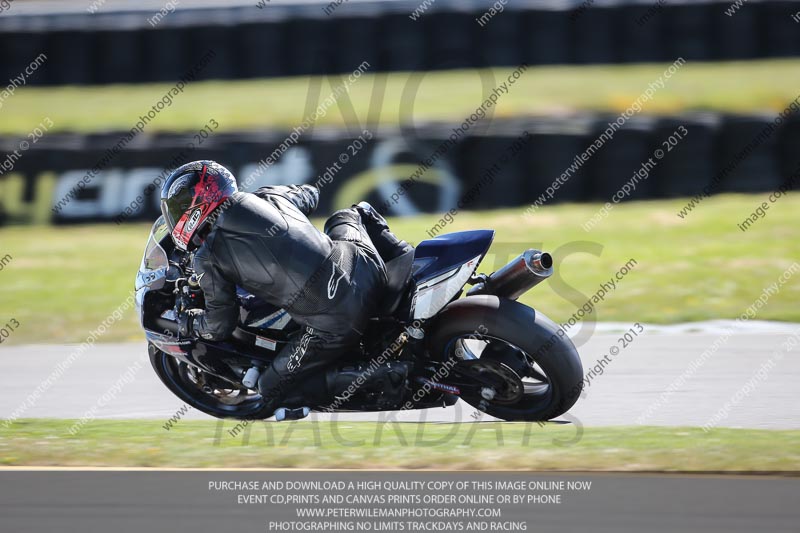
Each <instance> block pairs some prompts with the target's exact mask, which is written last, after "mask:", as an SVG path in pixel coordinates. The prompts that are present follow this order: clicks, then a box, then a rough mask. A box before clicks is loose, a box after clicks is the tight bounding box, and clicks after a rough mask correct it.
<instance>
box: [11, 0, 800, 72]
mask: <svg viewBox="0 0 800 533" xmlns="http://www.w3.org/2000/svg"><path fill="white" fill-rule="evenodd" d="M328 3H329V2H327V1H325V0H320V1H319V2H308V3H306V2H302V3H298V4H274V5H269V6H268V7H266V8H264V9H258V8H257V7H256V5H255V4H256V2H255V1H253V2H252V5H245V6H242V5H241V4H240V5H239V6H238V7H230V8H208V9H193V8H182V9H179V10H178V11H175V12H174V13H170V14H169V15H168V16H167V17H165V18H164V19H163V20H162V21H161V22H160V23H159V24H157V25H156V26H155V27H153V26H151V25H150V24H149V23H148V18H149V17H151V16H152V15H153V13H152V12H150V11H147V10H146V9H144V8H137V7H136V6H135V5H131V7H130V8H129V9H130V11H125V12H119V11H117V12H109V11H108V10H106V9H104V10H100V11H99V12H98V13H96V14H92V15H90V14H88V13H87V12H86V11H85V10H76V11H75V12H74V13H68V14H62V13H59V14H48V13H34V14H28V13H20V12H22V11H24V9H23V8H22V7H15V9H12V10H9V11H8V13H3V16H2V17H0V79H9V78H11V77H13V76H15V75H16V74H17V73H19V72H20V70H22V69H23V68H24V67H25V66H26V65H27V64H28V63H29V62H30V60H31V58H32V57H36V56H37V55H38V54H39V53H45V54H46V55H47V56H48V57H49V58H51V60H50V62H51V63H52V64H53V65H54V66H53V67H50V68H47V69H44V70H43V71H42V72H41V73H40V75H39V76H36V77H35V78H34V79H32V80H30V83H31V84H46V85H61V84H77V85H84V84H107V83H136V82H152V81H170V80H174V79H176V78H177V77H178V76H179V75H180V73H182V72H183V71H185V70H186V69H187V68H189V67H190V66H191V65H192V63H193V61H194V56H195V54H196V53H197V50H198V49H203V50H205V49H207V48H209V46H211V47H213V48H214V50H215V51H216V52H217V54H218V60H217V61H215V62H214V64H213V65H211V66H210V68H209V70H208V71H206V72H203V74H202V77H203V79H239V78H261V77H276V76H296V75H308V74H335V73H344V72H349V71H350V70H351V68H352V65H354V64H359V63H361V62H362V61H364V60H367V61H369V63H370V65H372V66H373V68H372V70H373V71H377V72H390V71H404V70H431V69H442V68H446V69H454V68H476V67H484V66H508V65H518V64H520V63H522V62H526V63H528V64H530V65H538V64H589V63H630V62H647V61H666V60H669V59H673V58H675V57H678V56H682V57H684V58H685V59H686V60H688V61H692V60H731V59H749V58H763V57H785V56H797V55H800V30H799V28H800V26H798V23H797V22H795V21H794V19H792V15H793V14H795V13H797V12H798V11H800V7H799V6H798V3H797V2H791V1H777V0H749V1H748V2H747V3H745V4H744V5H743V6H741V8H740V9H738V11H736V13H735V14H734V15H733V16H728V15H726V13H725V10H726V9H728V8H730V5H731V1H730V0H727V1H713V0H707V1H702V0H697V1H687V2H678V1H672V0H670V1H669V2H666V3H663V5H662V3H659V2H656V1H655V0H617V1H614V0H607V1H603V2H601V1H597V2H593V3H591V5H588V7H585V8H581V7H580V6H581V5H583V4H586V3H585V2H583V1H580V0H560V1H559V0H553V1H539V0H514V1H510V2H507V3H506V5H505V6H504V8H503V12H502V13H498V14H496V15H495V16H493V17H491V19H489V20H486V21H484V23H483V24H481V23H479V22H478V20H479V19H480V18H481V17H482V16H483V15H484V14H485V13H486V12H487V11H488V10H489V9H490V8H491V6H492V5H493V4H495V3H496V2H492V1H484V0H481V1H477V0H474V1H463V0H437V2H435V3H433V4H432V5H431V6H430V8H429V9H428V10H426V11H425V12H424V13H422V14H421V15H419V16H418V17H417V19H416V20H413V19H412V18H411V16H410V15H411V14H412V13H413V12H414V10H415V9H417V8H418V7H419V6H420V1H419V0H396V1H392V2H378V1H375V2H371V1H366V2H346V3H343V4H342V5H340V6H339V7H338V8H336V9H335V10H333V11H332V12H331V13H330V14H329V15H328V14H326V11H325V9H326V7H327V6H328Z"/></svg>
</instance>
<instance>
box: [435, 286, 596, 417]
mask: <svg viewBox="0 0 800 533" xmlns="http://www.w3.org/2000/svg"><path fill="white" fill-rule="evenodd" d="M428 349H429V351H430V354H431V356H432V357H439V358H441V360H442V361H448V360H451V361H457V362H456V364H455V366H453V368H452V371H451V376H448V377H447V378H445V379H442V381H443V382H446V383H452V382H453V381H456V382H458V383H459V384H461V385H463V386H462V387H461V388H462V394H461V398H462V399H463V400H465V401H466V402H467V403H469V404H470V405H473V406H474V407H476V408H478V409H479V410H481V411H483V412H485V413H487V414H489V415H491V416H494V417H496V418H501V419H503V420H509V421H511V420H525V421H538V420H550V419H552V418H555V417H557V416H559V415H562V414H564V413H565V412H567V411H568V410H569V409H570V408H571V407H572V406H573V405H574V404H575V402H576V401H577V400H578V397H579V396H580V393H581V390H582V389H583V367H582V365H581V360H580V357H579V356H578V352H577V350H576V349H575V346H574V345H573V344H572V341H571V340H570V339H569V337H567V336H566V334H564V333H562V334H561V335H559V327H558V326H557V325H556V324H555V323H554V322H553V321H552V320H550V319H549V318H547V317H546V316H544V315H543V314H541V313H539V312H537V311H535V310H534V309H531V308H530V307H528V306H526V305H523V304H521V303H519V302H516V301H513V300H508V299H505V298H499V297H497V296H489V295H482V296H469V297H467V298H462V299H460V300H456V301H455V302H453V303H451V304H450V305H448V306H447V307H446V308H445V309H444V310H443V311H442V313H441V314H440V315H439V316H438V317H437V318H436V323H435V324H434V326H433V328H432V333H431V335H430V336H429V344H428Z"/></svg>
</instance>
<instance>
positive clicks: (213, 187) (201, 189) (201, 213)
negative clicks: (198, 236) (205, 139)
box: [172, 165, 230, 250]
mask: <svg viewBox="0 0 800 533" xmlns="http://www.w3.org/2000/svg"><path fill="white" fill-rule="evenodd" d="M229 196H230V193H229V192H228V191H224V190H223V189H221V188H220V186H219V179H218V176H217V175H216V174H215V173H214V172H213V170H212V172H211V173H209V171H208V166H207V165H203V170H202V174H201V175H200V179H199V181H198V182H197V184H196V185H195V187H194V194H193V197H192V202H191V205H190V206H189V208H188V209H187V210H186V212H185V213H184V214H183V216H182V217H181V218H180V219H179V220H178V222H177V223H176V224H175V229H174V230H173V231H172V236H173V237H174V238H175V244H176V245H177V246H178V247H180V248H183V249H184V250H186V249H187V248H188V247H189V243H190V242H191V240H192V238H193V237H194V235H195V233H197V230H198V229H199V228H200V227H201V226H203V224H204V223H205V222H206V219H207V218H208V217H209V215H210V214H211V213H213V212H214V211H215V210H216V209H217V208H218V207H219V206H221V205H222V204H223V203H225V200H227V199H228V197H229Z"/></svg>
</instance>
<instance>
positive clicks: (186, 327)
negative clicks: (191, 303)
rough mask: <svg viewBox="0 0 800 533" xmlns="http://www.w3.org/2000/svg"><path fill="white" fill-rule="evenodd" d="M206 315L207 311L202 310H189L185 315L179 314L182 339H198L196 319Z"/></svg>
mask: <svg viewBox="0 0 800 533" xmlns="http://www.w3.org/2000/svg"><path fill="white" fill-rule="evenodd" d="M203 314H205V311H204V310H202V309H189V310H188V311H186V312H184V313H179V314H178V335H179V336H180V337H186V338H191V339H196V338H197V337H198V333H197V331H195V328H194V326H195V319H196V318H198V317H200V316H202V315H203Z"/></svg>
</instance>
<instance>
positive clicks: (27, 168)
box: [0, 0, 800, 343]
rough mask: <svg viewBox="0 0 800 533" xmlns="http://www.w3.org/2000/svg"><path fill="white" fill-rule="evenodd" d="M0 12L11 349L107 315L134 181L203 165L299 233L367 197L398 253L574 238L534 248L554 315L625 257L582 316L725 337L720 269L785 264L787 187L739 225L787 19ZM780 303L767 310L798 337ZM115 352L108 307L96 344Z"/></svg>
mask: <svg viewBox="0 0 800 533" xmlns="http://www.w3.org/2000/svg"><path fill="white" fill-rule="evenodd" d="M1 6H2V7H0V9H2V11H0V85H3V86H4V90H3V92H2V93H0V104H2V107H0V172H1V173H0V224H2V227H3V228H4V229H2V230H0V257H5V259H4V264H3V271H0V276H1V278H0V282H2V283H0V291H2V292H1V294H2V300H3V301H2V302H0V307H2V308H3V309H2V310H3V311H4V313H5V314H8V315H12V316H14V317H16V318H17V319H19V320H20V321H21V322H23V323H27V324H28V326H27V327H22V328H20V331H19V332H18V333H16V334H15V336H14V338H11V339H9V342H11V343H17V342H37V341H55V340H59V341H78V340H82V339H83V338H84V337H85V332H86V330H87V329H88V327H89V326H90V325H92V324H94V323H96V322H97V321H98V320H100V319H102V317H104V316H105V315H106V314H107V312H108V311H109V310H111V309H113V308H114V307H115V305H114V304H115V303H117V302H119V301H122V300H124V298H125V297H126V295H127V294H128V293H129V291H130V288H131V287H130V284H131V280H132V276H133V273H134V272H135V268H136V265H137V264H138V261H139V258H140V253H141V247H142V245H143V244H144V240H145V238H146V234H147V231H146V228H147V226H148V224H149V223H151V222H152V221H153V220H154V219H155V217H157V216H158V214H159V210H158V191H159V187H158V186H159V185H160V183H161V182H162V181H163V179H164V176H165V175H166V173H168V172H169V170H171V169H172V168H175V167H177V166H179V165H180V164H182V163H184V162H187V161H191V160H195V159H202V158H207V159H215V160H217V161H219V162H221V163H222V164H224V165H226V166H228V167H229V168H231V169H232V170H233V172H234V173H235V174H236V175H237V177H238V179H239V181H240V183H241V184H242V187H243V188H244V189H245V190H253V189H255V188H257V187H260V186H264V185H269V184H282V183H298V184H299V183H314V184H317V185H318V186H320V188H321V191H322V195H321V197H322V200H321V205H320V208H319V210H318V213H317V215H318V216H319V217H325V216H327V215H328V214H330V213H331V212H332V211H334V210H335V209H337V208H341V207H345V206H349V205H351V204H352V203H354V202H357V201H359V200H362V199H365V200H368V201H370V202H372V203H373V204H374V205H376V206H378V207H379V208H380V209H381V210H382V211H383V212H384V213H385V214H386V215H387V216H389V217H397V218H392V224H393V225H394V227H395V228H396V229H397V230H398V232H399V233H401V234H402V235H403V236H404V237H405V238H407V239H408V240H410V241H412V242H419V241H420V240H422V239H424V238H428V237H430V236H432V235H434V234H439V233H442V232H446V231H454V230H458V229H467V228H474V227H493V228H496V229H497V230H498V242H503V243H512V244H511V245H509V246H507V247H506V248H507V249H508V251H507V252H506V251H503V252H498V254H499V255H503V257H499V256H498V258H497V260H496V261H495V263H497V265H492V264H489V265H487V267H486V269H487V270H490V269H491V267H492V266H498V265H501V264H504V263H505V262H506V261H507V260H508V259H509V255H510V254H511V253H513V252H515V251H517V250H518V249H519V248H520V247H521V246H524V245H525V243H529V244H531V245H535V244H537V243H538V245H539V246H545V247H548V248H550V249H557V248H558V247H559V246H562V245H565V244H566V243H572V242H579V243H580V242H593V243H599V244H600V245H601V249H602V250H604V251H602V252H598V251H591V252H587V251H586V250H585V249H578V248H575V249H564V250H561V251H560V252H559V253H561V255H562V260H563V261H562V268H563V272H564V279H565V280H566V281H565V282H564V285H565V287H562V290H560V293H561V294H557V293H556V291H555V290H553V291H552V292H550V293H547V292H545V293H543V294H541V295H539V298H543V299H544V304H546V305H549V306H550V308H551V309H550V310H551V313H552V314H554V315H555V318H556V319H559V318H560V319H565V318H567V317H569V316H570V315H571V314H572V312H574V309H575V307H576V306H579V305H580V302H581V301H582V298H581V297H580V296H574V294H576V293H575V292H570V291H577V293H581V292H582V293H584V294H589V293H591V292H592V291H593V290H594V287H595V286H596V285H597V283H599V282H600V281H601V280H602V279H605V278H606V277H607V276H608V274H609V273H613V272H614V271H615V269H616V268H618V266H620V265H623V264H625V263H626V262H627V261H628V259H630V258H631V257H633V258H636V259H637V260H638V261H640V263H641V264H642V265H643V266H641V267H640V272H641V273H640V274H639V276H631V279H630V281H627V282H626V283H627V286H626V287H625V288H624V289H621V290H622V292H621V293H620V295H619V296H617V297H615V298H614V299H611V301H610V302H609V303H608V304H606V306H605V307H604V308H603V309H599V310H598V315H597V316H598V318H599V319H600V320H633V319H639V318H644V319H646V320H650V321H654V322H676V321H686V320H702V319H709V318H721V317H727V318H733V317H735V316H738V313H739V312H740V311H741V309H742V308H744V307H746V306H747V304H748V303H749V300H748V298H752V297H756V296H757V295H758V293H759V290H760V287H759V286H757V285H755V284H753V283H751V281H750V276H751V275H752V271H748V269H747V268H744V269H743V268H738V267H737V268H731V267H730V266H729V265H730V264H731V261H732V260H734V261H741V265H744V264H747V265H748V266H749V267H750V268H754V269H759V271H760V272H761V273H762V274H763V275H767V274H774V275H776V276H777V275H778V274H780V273H781V272H783V271H784V270H785V269H786V268H787V267H788V266H789V265H791V261H789V259H790V258H791V257H795V258H796V257H797V255H798V254H796V253H795V252H797V244H796V242H797V239H796V237H797V233H796V228H797V224H796V223H795V222H796V219H795V218H794V217H793V211H794V210H793V209H792V206H793V205H794V204H795V203H796V202H797V200H796V198H795V197H794V195H792V194H788V195H784V196H782V197H781V198H780V200H779V202H780V205H777V204H776V206H775V208H774V209H772V210H771V211H769V213H768V214H767V215H765V216H763V217H762V216H759V217H757V218H758V221H753V222H751V223H749V224H747V225H746V229H747V231H743V230H741V229H740V228H738V226H737V225H738V224H740V223H742V222H743V221H744V220H745V218H746V217H749V216H750V215H751V213H752V212H753V211H754V210H755V209H756V207H757V206H758V205H760V203H761V202H762V201H763V200H766V197H767V195H768V194H769V193H770V191H774V190H776V189H780V188H781V187H783V189H784V190H787V191H791V189H792V188H793V187H794V182H795V181H796V180H797V175H798V173H797V171H798V165H799V164H800V152H798V150H797V148H796V147H797V146H798V140H800V114H798V113H795V111H794V110H795V109H797V108H798V107H797V103H796V102H795V100H796V99H797V97H798V96H800V61H798V59H797V57H798V56H800V31H799V30H800V23H799V22H798V21H800V4H799V3H798V2H787V1H771V0H765V1H757V0H749V1H740V2H710V1H692V2H680V1H664V0H656V1H650V0H641V1H635V0H614V1H612V0H605V1H601V0H596V1H593V0H584V1H580V2H579V1H577V0H576V1H567V0H563V1H555V0H553V1H545V0H542V1H523V0H505V1H503V0H497V1H495V2H489V1H478V0H467V1H464V0H462V1H451V0H382V1H375V0H369V1H364V0H334V1H330V2H326V1H310V0H309V1H305V0H302V1H281V0H261V1H259V2H257V1H256V0H253V1H235V2H219V1H213V0H171V1H169V2H163V1H162V0H146V1H143V2H137V3H136V4H135V5H134V4H133V3H131V2H123V1H117V0H91V1H90V0H86V1H83V0H81V1H46V0H27V1H26V0H14V1H8V2H2V4H1ZM6 80H8V81H7V82H6ZM609 132H610V134H609ZM659 150H662V152H661V155H662V157H654V154H656V153H657V152H658V151H659ZM648 161H650V163H648ZM643 169H644V170H643ZM637 173H638V176H639V178H636V180H635V183H634V184H633V185H629V186H628V187H627V190H626V192H625V194H622V193H619V194H618V192H619V191H620V190H621V188H622V187H624V186H625V184H626V183H628V182H630V181H631V180H632V179H634V177H635V176H636V175H637ZM557 180H561V183H554V182H556V181H557ZM154 191H155V192H154ZM704 192H708V193H710V194H711V195H712V198H710V199H706V198H705V197H702V198H700V197H698V198H700V200H697V198H695V201H694V202H692V198H693V197H695V196H696V195H701V194H703V193H704ZM741 193H745V194H741ZM612 199H613V200H612ZM607 202H611V204H612V207H613V211H609V210H606V211H605V212H600V211H599V210H600V209H601V208H602V206H603V205H604V204H606V203H607ZM445 214H446V215H447V218H443V216H444V215H445ZM751 226H752V227H751ZM517 243H522V244H517ZM586 246H588V245H586ZM586 246H584V248H586ZM573 248H574V247H573ZM6 263H7V264H6ZM87 269H88V270H90V271H91V272H92V273H91V276H88V277H87ZM720 272H725V275H724V276H723V277H722V278H720ZM667 279H670V280H671V282H669V283H668V282H667V281H666V280H667ZM711 280H713V281H715V283H709V281H711ZM565 294H567V295H569V294H573V296H572V297H565V296H564V295H565ZM795 294H796V293H795ZM62 295H64V296H62ZM790 296H792V295H790V294H787V293H784V294H782V295H781V296H780V298H778V299H777V300H776V301H775V303H774V304H773V305H772V306H771V307H770V308H769V309H768V310H767V311H765V313H766V317H767V318H775V319H792V320H796V319H800V311H797V310H796V309H795V307H794V306H793V305H791V304H790V301H789V299H788V298H789V297H790ZM783 298H786V300H785V301H784V300H783ZM76 299H77V300H76ZM570 299H571V300H572V301H570ZM583 300H585V298H583ZM76 301H80V302H82V303H83V304H84V305H81V306H80V308H79V309H76V306H75V302H76ZM43 316H44V317H46V318H47V320H45V321H44V324H43V325H41V326H39V327H36V328H34V327H31V326H32V324H33V323H35V322H41V321H42V317H43ZM23 319H24V320H23ZM138 335H139V334H138V325H137V323H136V320H135V317H133V316H130V317H129V319H126V323H125V325H124V326H123V327H117V328H115V329H114V331H112V332H110V333H109V339H128V338H139V336H138Z"/></svg>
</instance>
